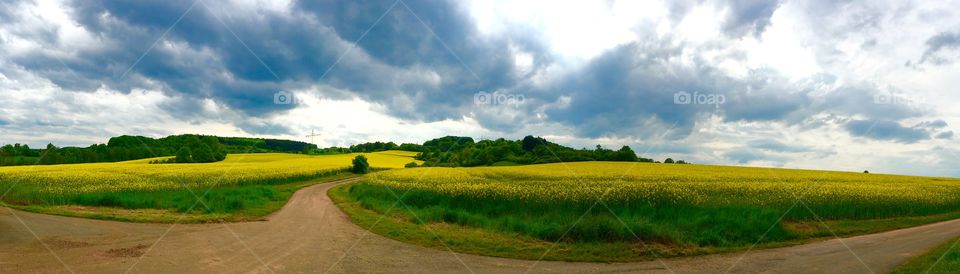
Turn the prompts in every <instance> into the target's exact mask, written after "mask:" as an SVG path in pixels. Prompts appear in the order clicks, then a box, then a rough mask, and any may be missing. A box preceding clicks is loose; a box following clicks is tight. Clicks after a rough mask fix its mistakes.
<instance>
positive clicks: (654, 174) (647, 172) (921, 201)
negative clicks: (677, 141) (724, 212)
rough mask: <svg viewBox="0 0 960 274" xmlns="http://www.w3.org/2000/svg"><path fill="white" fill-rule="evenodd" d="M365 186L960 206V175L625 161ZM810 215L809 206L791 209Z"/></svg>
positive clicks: (427, 174) (865, 210) (723, 201)
mask: <svg viewBox="0 0 960 274" xmlns="http://www.w3.org/2000/svg"><path fill="white" fill-rule="evenodd" d="M364 182H365V183H366V184H370V185H379V186H388V187H390V188H391V189H394V190H399V191H404V190H409V189H414V190H418V191H424V192H430V193H435V194H437V195H441V196H450V197H460V198H470V199H478V200H489V201H497V200H521V201H529V202H537V201H540V202H551V203H555V202H563V203H586V204H589V203H592V202H594V201H596V200H597V197H600V196H602V197H603V200H604V201H605V202H607V203H623V204H631V203H633V204H636V203H643V204H649V205H654V206H656V205H664V206H670V205H684V206H702V207H710V206H728V205H744V206H751V207H760V208H785V207H788V206H791V205H792V204H793V203H794V201H796V200H797V198H801V197H802V201H803V202H804V203H805V204H806V205H808V206H810V207H813V208H818V209H822V210H823V211H822V213H818V214H822V215H823V216H825V217H837V218H873V217H884V216H898V215H918V214H927V213H938V212H946V211H952V210H960V180H957V179H949V178H932V177H914V176H897V175H881V174H863V173H855V172H835V171H813V170H794V169H772V168H749V167H729V166H710V165H680V164H672V165H671V164H652V163H624V162H579V163H556V164H544V165H531V166H512V167H480V168H420V169H404V170H393V171H388V172H381V173H377V174H373V175H370V176H368V177H367V178H366V179H364ZM794 214H799V215H803V214H807V215H809V212H808V211H807V210H805V209H804V210H797V211H796V212H795V213H793V212H792V213H791V216H797V217H799V215H794Z"/></svg>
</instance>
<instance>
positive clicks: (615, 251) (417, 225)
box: [328, 183, 960, 262]
mask: <svg viewBox="0 0 960 274" xmlns="http://www.w3.org/2000/svg"><path fill="white" fill-rule="evenodd" d="M361 184H362V183H360V184H347V185H341V186H337V187H335V188H332V189H331V190H330V192H329V193H328V194H329V196H330V197H331V198H332V199H333V201H334V202H335V203H337V205H338V206H339V207H340V208H341V209H342V210H343V211H344V212H346V213H347V215H349V216H350V218H351V219H352V220H353V222H354V223H356V224H357V225H359V226H361V227H363V228H366V229H369V230H371V231H372V232H374V233H377V234H380V235H383V236H386V237H390V238H393V239H396V240H400V241H403V242H408V243H412V244H417V245H421V246H428V247H434V248H438V249H446V248H450V249H452V250H454V251H457V252H462V253H470V254H478V255H487V256H497V257H507V258H517V259H532V260H537V259H541V257H542V259H545V260H560V261H593V262H628V261H641V260H650V259H652V258H654V256H656V257H674V256H688V255H702V254H711V253H719V252H731V251H740V250H745V249H747V248H749V246H750V245H752V244H753V243H754V242H756V241H757V238H750V239H745V240H744V241H741V242H739V243H729V244H725V245H701V244H696V243H691V242H688V243H678V242H676V241H669V240H668V239H660V240H659V241H658V240H657V239H644V243H641V242H639V241H636V240H635V239H621V240H612V241H611V240H595V241H584V240H583V239H570V238H567V239H563V240H561V241H559V242H557V243H556V245H555V246H554V242H553V241H550V240H545V239H544V238H541V237H534V236H531V235H528V234H525V233H521V232H518V231H509V230H504V229H497V228H496V227H499V225H495V226H489V225H484V223H487V224H490V223H497V222H501V221H503V220H485V219H474V220H473V221H470V222H457V221H455V220H458V219H460V220H463V219H469V218H464V217H463V216H460V217H457V215H458V214H459V213H455V212H453V213H451V212H449V211H445V210H443V209H438V208H435V207H418V206H417V205H415V204H414V205H411V204H409V203H411V202H412V201H408V200H407V199H404V201H405V203H408V204H407V205H409V206H410V207H405V206H404V205H403V204H396V205H395V206H394V202H395V201H396V199H393V200H388V199H385V200H370V197H371V196H364V197H361V196H357V195H356V194H357V193H356V192H352V191H351V190H352V189H353V188H354V187H357V186H358V185H361ZM398 195H399V193H398ZM408 195H411V194H408ZM408 197H416V195H413V196H408ZM414 203H415V202H414ZM486 206H490V205H486ZM391 207H393V208H392V209H390V208H391ZM387 209H390V210H387ZM437 211H441V212H440V213H438V212H437ZM444 211H445V212H444ZM411 212H413V213H415V214H411ZM581 212H582V211H581ZM781 213H782V212H781ZM602 215H603V214H600V215H596V216H590V215H588V217H589V218H596V219H594V220H592V221H591V220H586V219H585V220H583V221H581V222H580V223H579V224H578V225H577V226H575V227H574V228H573V230H578V229H579V231H578V233H580V234H581V235H590V234H591V233H594V232H590V231H591V230H594V231H597V232H596V233H602V230H603V229H605V228H607V227H616V226H615V225H617V224H601V223H597V222H601V221H602V217H603V216H602ZM384 216H386V217H384ZM775 216H776V215H775ZM467 217H470V216H467ZM473 217H474V218H477V216H473ZM746 217H749V216H746ZM536 218H537V217H536V216H530V219H527V220H514V221H518V222H523V221H526V222H529V223H532V224H536V223H537V221H536ZM955 218H960V212H953V213H944V214H934V215H929V216H915V217H897V218H884V219H870V220H827V221H825V224H826V225H824V224H821V223H820V222H817V221H787V222H781V223H779V224H778V225H776V226H774V229H771V231H778V233H780V236H777V237H769V236H770V234H769V233H768V234H767V236H768V237H765V239H764V240H763V241H761V243H760V244H759V245H758V247H760V248H767V247H779V246H787V245H794V244H801V243H806V242H810V241H815V240H819V239H824V238H832V237H833V235H834V233H836V234H837V235H839V236H841V237H843V236H852V235H860V234H868V233H876V232H882V231H887V230H893V229H898V228H905V227H911V226H916V225H921V224H927V223H933V222H938V221H945V220H950V219H955ZM763 219H765V218H763ZM449 220H454V221H449ZM614 220H615V219H614ZM572 222H573V220H570V222H566V223H572ZM775 222H776V219H773V220H770V221H769V222H768V223H766V224H765V225H763V226H762V227H761V229H766V228H768V227H770V225H771V224H774V223H775ZM618 224H619V223H618ZM528 225H530V224H528ZM542 225H543V224H542ZM618 226H619V228H620V229H622V228H623V225H622V224H619V225H618ZM558 227H559V226H558ZM568 227H569V226H562V227H561V229H562V230H565V229H567V228H568ZM578 227H580V228H578ZM634 229H637V228H634ZM634 231H638V233H644V232H642V231H643V230H639V229H637V230H634ZM716 231H717V232H718V233H719V232H722V231H721V230H716ZM761 234H762V233H755V234H754V235H753V236H752V237H759V235H761ZM599 235H601V236H602V235H603V234H599ZM557 238H559V237H557ZM598 238H600V237H598ZM554 239H556V238H554ZM548 251H549V252H548Z"/></svg>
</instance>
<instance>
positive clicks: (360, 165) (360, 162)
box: [351, 155, 370, 174]
mask: <svg viewBox="0 0 960 274" xmlns="http://www.w3.org/2000/svg"><path fill="white" fill-rule="evenodd" d="M351 170H352V171H353V173H356V174H364V173H367V172H369V171H370V164H369V163H367V157H363V155H357V157H354V158H353V168H352V169H351Z"/></svg>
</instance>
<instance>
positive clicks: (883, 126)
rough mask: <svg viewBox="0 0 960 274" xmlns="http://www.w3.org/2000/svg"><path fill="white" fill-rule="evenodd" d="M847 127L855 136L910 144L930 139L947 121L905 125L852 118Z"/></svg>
mask: <svg viewBox="0 0 960 274" xmlns="http://www.w3.org/2000/svg"><path fill="white" fill-rule="evenodd" d="M845 127H846V129H847V131H848V132H850V134H851V135H853V136H859V137H866V138H870V139H874V140H886V141H895V142H899V143H907V144H909V143H915V142H917V141H921V140H927V139H930V138H931V135H932V134H934V131H935V130H936V129H938V128H943V127H946V123H945V122H943V121H940V120H936V121H930V122H922V123H920V124H917V125H915V126H912V127H905V126H903V125H901V124H900V123H898V122H895V121H890V120H852V121H849V122H847V124H846V125H845ZM941 134H943V133H941ZM938 137H939V135H938Z"/></svg>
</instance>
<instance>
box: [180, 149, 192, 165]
mask: <svg viewBox="0 0 960 274" xmlns="http://www.w3.org/2000/svg"><path fill="white" fill-rule="evenodd" d="M191 154H192V152H190V148H189V147H186V146H184V147H181V148H180V150H179V151H177V158H176V162H177V163H192V162H193V157H191V156H190V155H191Z"/></svg>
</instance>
